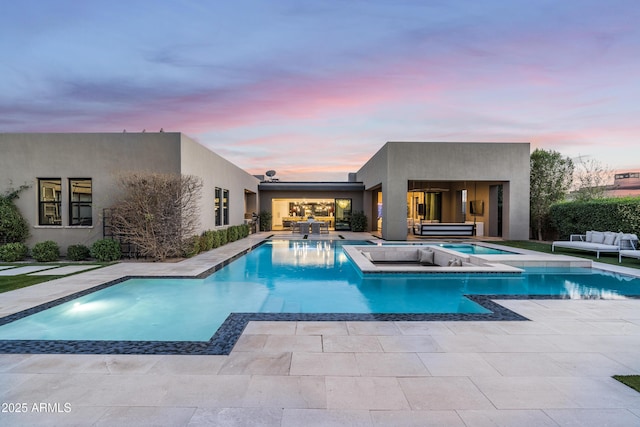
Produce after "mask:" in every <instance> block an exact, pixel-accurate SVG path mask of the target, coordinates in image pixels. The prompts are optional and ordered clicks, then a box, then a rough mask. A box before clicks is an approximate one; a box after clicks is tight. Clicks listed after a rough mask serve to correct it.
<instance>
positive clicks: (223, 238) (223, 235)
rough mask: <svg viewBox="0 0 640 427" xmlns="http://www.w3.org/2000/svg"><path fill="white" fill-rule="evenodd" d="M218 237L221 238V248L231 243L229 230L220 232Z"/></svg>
mask: <svg viewBox="0 0 640 427" xmlns="http://www.w3.org/2000/svg"><path fill="white" fill-rule="evenodd" d="M218 235H219V236H220V246H224V245H226V244H227V242H228V241H229V235H228V232H227V229H226V228H225V229H224V230H218Z"/></svg>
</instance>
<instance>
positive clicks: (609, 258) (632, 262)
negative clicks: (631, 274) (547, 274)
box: [495, 240, 640, 269]
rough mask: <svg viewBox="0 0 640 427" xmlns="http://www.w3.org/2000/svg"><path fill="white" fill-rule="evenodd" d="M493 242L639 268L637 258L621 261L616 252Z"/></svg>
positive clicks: (513, 242)
mask: <svg viewBox="0 0 640 427" xmlns="http://www.w3.org/2000/svg"><path fill="white" fill-rule="evenodd" d="M495 243H496V244H499V245H504V246H510V247H512V248H520V249H528V250H530V251H537V252H543V253H547V254H553V255H569V256H574V257H578V258H585V259H590V260H592V261H594V262H601V263H603V264H611V265H618V266H621V267H629V268H636V269H640V261H639V260H637V259H634V258H624V257H623V258H622V262H618V254H616V253H604V254H600V258H596V254H595V252H586V251H579V250H573V249H567V248H557V249H556V251H555V252H551V243H545V242H538V241H533V240H507V241H504V242H495Z"/></svg>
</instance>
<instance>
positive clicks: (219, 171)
mask: <svg viewBox="0 0 640 427" xmlns="http://www.w3.org/2000/svg"><path fill="white" fill-rule="evenodd" d="M131 171H137V172H158V173H185V174H193V175H198V176H200V177H202V178H203V182H204V188H203V193H202V199H201V203H202V208H201V229H202V230H204V229H210V228H211V229H212V228H214V219H213V197H214V196H213V188H214V187H215V186H218V187H221V188H225V189H228V190H229V191H230V197H229V199H230V210H229V213H230V218H229V225H237V224H242V223H243V220H244V190H245V189H248V190H250V191H253V192H254V193H257V186H258V180H257V179H256V178H254V177H253V176H251V175H250V174H248V173H247V172H245V171H244V170H242V169H240V168H238V167H237V166H235V165H233V164H232V163H230V162H228V161H227V160H225V159H223V158H222V157H220V156H218V155H217V154H215V153H213V152H212V151H210V150H208V149H207V148H206V147H203V146H202V145H200V144H198V143H197V142H195V141H193V140H191V139H189V138H188V137H186V136H184V135H182V134H180V133H169V132H167V133H64V134H50V133H43V134H34V133H27V134H0V191H1V192H3V193H4V192H5V191H6V190H8V189H9V188H17V187H19V186H20V185H23V184H27V185H29V186H30V187H29V188H28V189H27V190H25V191H23V192H22V193H20V198H19V199H18V200H17V201H16V205H17V206H18V208H19V209H20V212H21V213H22V215H23V216H24V217H25V218H26V220H27V222H28V223H29V225H30V226H31V237H30V238H29V240H28V241H27V244H28V245H29V246H33V244H34V243H36V242H41V241H44V240H54V241H56V242H57V243H58V244H59V245H60V247H61V249H62V251H63V253H65V251H66V247H67V246H69V245H71V244H78V243H81V244H85V245H90V244H91V243H93V242H94V241H95V240H98V239H100V238H102V232H103V229H102V210H103V209H104V208H108V207H109V206H110V205H111V204H112V201H113V200H114V198H115V197H116V196H117V194H118V186H117V182H116V177H117V174H118V173H121V172H131ZM38 178H61V179H62V195H63V196H62V203H61V216H62V220H63V225H62V226H39V225H38V191H37V179H38ZM69 178H91V179H92V187H93V188H92V192H93V194H92V199H93V200H92V202H93V225H92V226H87V227H78V226H73V227H69V226H68V225H66V224H68V216H69V214H68V188H67V186H68V179H69Z"/></svg>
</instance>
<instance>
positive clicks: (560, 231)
mask: <svg viewBox="0 0 640 427" xmlns="http://www.w3.org/2000/svg"><path fill="white" fill-rule="evenodd" d="M549 223H550V226H551V228H552V229H553V231H554V232H555V234H556V237H557V238H559V239H568V238H569V236H570V235H571V234H584V233H585V232H586V231H588V230H597V231H613V232H624V233H635V234H638V233H640V197H624V198H610V199H597V200H591V201H587V202H564V203H557V204H555V205H552V206H551V209H550V210H549Z"/></svg>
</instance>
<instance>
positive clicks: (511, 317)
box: [0, 295, 528, 355]
mask: <svg viewBox="0 0 640 427" xmlns="http://www.w3.org/2000/svg"><path fill="white" fill-rule="evenodd" d="M467 297H468V298H469V299H471V300H473V301H475V302H476V303H478V304H480V305H482V306H483V307H485V308H487V309H489V310H491V311H492V312H491V313H486V314H485V313H482V314H475V313H471V314H465V313H371V314H367V313H231V314H230V315H229V316H228V317H227V319H226V320H225V321H224V322H223V324H222V325H221V326H220V328H218V330H217V331H216V333H215V334H214V335H213V337H211V339H210V340H209V341H73V340H56V341H50V340H0V353H10V354H25V353H35V354H183V355H189V354H191V355H215V354H217V355H226V354H229V353H230V352H231V350H232V349H233V346H234V345H235V344H236V342H237V341H238V338H240V335H242V332H243V331H244V329H245V327H246V326H247V324H248V323H249V322H250V321H272V322H273V321H280V322H285V321H316V322H318V321H320V322H330V321H351V322H359V321H360V322H363V321H388V322H394V321H472V320H485V321H491V320H493V321H499V320H503V321H524V320H528V319H527V318H525V317H523V316H520V315H519V314H517V313H514V312H513V311H511V310H508V309H507V308H505V307H503V306H501V305H499V304H496V303H494V302H493V301H491V298H503V297H504V296H502V295H491V296H488V295H469V296H467ZM508 297H513V296H511V295H509V296H508ZM521 297H525V298H526V297H527V295H525V296H521ZM503 299H504V298H503Z"/></svg>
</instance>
